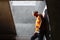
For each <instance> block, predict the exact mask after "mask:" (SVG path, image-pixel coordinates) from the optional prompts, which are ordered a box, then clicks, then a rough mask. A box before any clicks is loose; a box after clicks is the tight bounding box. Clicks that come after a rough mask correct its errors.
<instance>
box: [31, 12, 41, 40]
mask: <svg viewBox="0 0 60 40" xmlns="http://www.w3.org/2000/svg"><path fill="white" fill-rule="evenodd" d="M33 15H34V16H35V17H36V24H35V32H34V35H33V36H32V37H31V40H35V39H36V38H38V39H40V35H39V31H40V29H39V28H40V26H41V23H42V20H41V17H42V15H41V14H40V15H39V14H38V11H35V12H34V14H33Z"/></svg>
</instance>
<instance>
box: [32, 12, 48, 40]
mask: <svg viewBox="0 0 60 40" xmlns="http://www.w3.org/2000/svg"><path fill="white" fill-rule="evenodd" d="M45 12H46V11H45ZM34 16H35V17H36V24H35V32H34V35H33V36H32V37H31V40H35V39H36V38H38V40H43V37H44V35H45V36H46V40H49V22H48V18H47V14H45V15H44V16H43V15H42V14H38V11H35V12H34Z"/></svg>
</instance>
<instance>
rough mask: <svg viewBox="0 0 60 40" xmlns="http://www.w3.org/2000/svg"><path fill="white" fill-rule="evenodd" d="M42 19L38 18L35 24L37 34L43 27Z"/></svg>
mask: <svg viewBox="0 0 60 40" xmlns="http://www.w3.org/2000/svg"><path fill="white" fill-rule="evenodd" d="M41 22H42V21H41V18H40V16H38V17H37V18H36V24H35V32H37V33H39V30H40V29H39V28H40V26H41Z"/></svg>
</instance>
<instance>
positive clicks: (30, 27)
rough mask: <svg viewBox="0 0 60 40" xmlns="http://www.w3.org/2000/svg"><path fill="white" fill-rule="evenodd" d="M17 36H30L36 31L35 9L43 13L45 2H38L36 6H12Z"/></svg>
mask: <svg viewBox="0 0 60 40" xmlns="http://www.w3.org/2000/svg"><path fill="white" fill-rule="evenodd" d="M11 7H12V15H13V18H14V22H15V26H16V32H17V36H23V37H24V36H28V37H29V36H30V37H31V35H33V33H34V28H35V17H34V16H33V15H32V13H33V11H35V10H38V11H39V12H41V13H42V11H43V9H44V7H45V2H42V1H41V2H37V4H36V6H11Z"/></svg>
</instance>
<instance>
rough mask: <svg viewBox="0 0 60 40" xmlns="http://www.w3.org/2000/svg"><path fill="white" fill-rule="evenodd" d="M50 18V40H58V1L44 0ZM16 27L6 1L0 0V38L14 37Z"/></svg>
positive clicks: (59, 6) (59, 5) (59, 18)
mask: <svg viewBox="0 0 60 40" xmlns="http://www.w3.org/2000/svg"><path fill="white" fill-rule="evenodd" d="M46 3H47V7H48V15H49V18H50V25H51V29H52V30H51V33H52V40H59V39H60V38H59V36H60V35H59V34H60V30H59V29H60V27H59V26H60V25H59V24H60V16H59V13H60V1H58V0H46ZM56 34H57V35H56ZM14 36H15V37H16V29H15V25H14V21H13V17H12V13H11V9H10V5H9V2H8V1H0V39H15V37H14Z"/></svg>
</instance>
